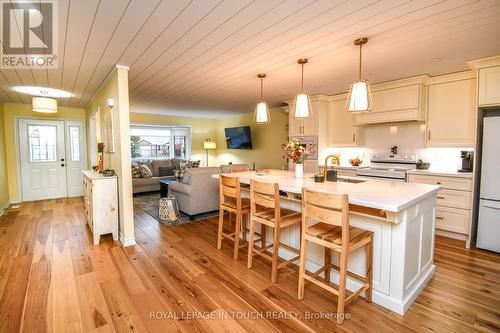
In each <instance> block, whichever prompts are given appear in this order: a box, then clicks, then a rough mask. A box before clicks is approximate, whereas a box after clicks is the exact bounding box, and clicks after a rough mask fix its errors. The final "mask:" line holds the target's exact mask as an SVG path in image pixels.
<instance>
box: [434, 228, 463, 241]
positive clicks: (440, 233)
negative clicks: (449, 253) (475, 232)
mask: <svg viewBox="0 0 500 333" xmlns="http://www.w3.org/2000/svg"><path fill="white" fill-rule="evenodd" d="M436 235H438V236H444V237H448V238H453V239H458V240H462V241H467V240H468V238H469V236H468V235H464V234H459V233H456V232H452V231H447V230H440V229H436Z"/></svg>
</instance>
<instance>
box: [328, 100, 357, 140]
mask: <svg viewBox="0 0 500 333" xmlns="http://www.w3.org/2000/svg"><path fill="white" fill-rule="evenodd" d="M346 103H347V95H342V96H341V97H340V99H332V100H331V101H330V102H329V103H328V118H327V119H328V133H327V144H328V146H330V147H353V146H357V145H358V139H359V135H358V127H357V126H354V119H353V117H354V116H353V114H352V113H350V112H349V111H348V110H347V108H346Z"/></svg>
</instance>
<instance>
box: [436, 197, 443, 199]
mask: <svg viewBox="0 0 500 333" xmlns="http://www.w3.org/2000/svg"><path fill="white" fill-rule="evenodd" d="M436 198H438V199H444V197H436Z"/></svg>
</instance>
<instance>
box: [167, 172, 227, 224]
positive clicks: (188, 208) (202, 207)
mask: <svg viewBox="0 0 500 333" xmlns="http://www.w3.org/2000/svg"><path fill="white" fill-rule="evenodd" d="M220 172H221V169H220V167H209V168H193V169H187V170H186V172H185V174H184V177H183V178H182V181H180V182H172V183H170V184H169V186H168V191H169V194H172V195H173V196H174V197H175V198H176V199H177V204H178V205H179V210H180V211H181V212H183V213H185V214H187V215H189V217H190V219H191V220H192V219H194V217H195V215H198V214H201V213H206V212H211V211H215V210H218V209H219V182H218V181H217V180H215V179H213V178H212V175H214V174H219V173H220Z"/></svg>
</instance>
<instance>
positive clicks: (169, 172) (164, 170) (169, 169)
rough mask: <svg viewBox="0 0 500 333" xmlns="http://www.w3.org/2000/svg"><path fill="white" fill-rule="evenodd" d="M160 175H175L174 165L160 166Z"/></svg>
mask: <svg viewBox="0 0 500 333" xmlns="http://www.w3.org/2000/svg"><path fill="white" fill-rule="evenodd" d="M158 175H159V176H160V177H165V176H173V175H174V168H172V167H159V168H158Z"/></svg>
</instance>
